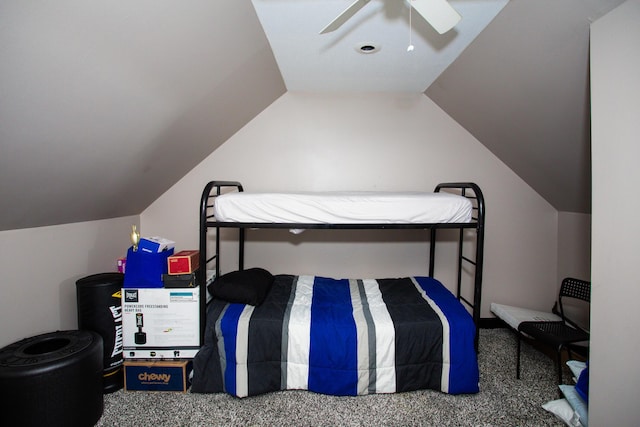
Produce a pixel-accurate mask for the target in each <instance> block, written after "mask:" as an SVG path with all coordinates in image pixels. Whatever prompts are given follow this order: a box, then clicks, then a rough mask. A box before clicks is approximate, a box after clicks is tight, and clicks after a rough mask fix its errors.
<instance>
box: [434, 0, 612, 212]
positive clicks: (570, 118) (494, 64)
mask: <svg viewBox="0 0 640 427" xmlns="http://www.w3.org/2000/svg"><path fill="white" fill-rule="evenodd" d="M621 3H622V0H562V1H557V0H536V1H530V0H511V1H510V2H509V4H508V5H507V7H505V8H504V9H503V10H502V12H501V13H500V14H499V15H498V16H497V17H496V19H494V21H493V22H492V23H491V25H489V26H488V27H487V29H486V30H485V31H483V32H482V33H481V34H480V35H479V36H478V37H477V38H476V40H475V41H474V43H473V44H472V46H471V47H470V48H469V49H467V50H466V51H465V52H463V53H462V55H460V56H459V57H458V58H457V60H456V61H455V62H454V63H453V64H452V65H451V66H450V67H449V68H448V69H447V71H446V72H445V73H443V74H442V75H441V76H440V77H439V78H438V79H437V80H436V81H435V82H434V84H432V85H431V86H430V87H429V88H428V89H427V91H426V92H425V93H426V94H427V96H429V97H430V98H431V99H432V100H433V101H434V102H436V103H437V104H438V105H439V106H440V107H441V108H442V109H443V110H445V111H446V112H447V113H449V115H451V116H452V117H454V118H455V119H456V121H457V122H458V123H460V124H461V125H462V126H464V127H465V128H466V129H467V130H468V131H469V132H471V133H472V134H473V135H474V136H475V137H476V138H477V139H478V140H479V141H481V142H482V143H483V144H484V145H485V146H486V147H487V148H489V149H490V150H491V151H493V153H494V154H495V155H496V156H497V157H499V158H500V159H501V160H502V161H504V162H505V163H506V164H507V165H508V166H509V167H511V169H512V170H514V171H515V172H516V173H517V174H518V175H519V176H520V177H521V178H522V179H523V180H524V181H526V182H527V183H528V184H529V185H530V186H531V187H532V188H533V189H534V190H536V191H537V192H538V193H539V194H540V195H541V196H543V197H544V198H545V199H546V200H547V201H548V202H549V203H550V204H551V205H553V206H554V207H555V208H556V209H557V210H559V211H567V212H581V213H589V212H591V155H590V154H591V143H590V140H591V135H590V126H591V123H590V119H589V117H590V107H589V25H590V23H591V22H592V21H594V20H595V19H597V18H599V17H600V16H602V15H604V14H605V13H607V12H608V11H610V10H611V9H613V8H614V7H616V6H617V5H619V4H621Z"/></svg>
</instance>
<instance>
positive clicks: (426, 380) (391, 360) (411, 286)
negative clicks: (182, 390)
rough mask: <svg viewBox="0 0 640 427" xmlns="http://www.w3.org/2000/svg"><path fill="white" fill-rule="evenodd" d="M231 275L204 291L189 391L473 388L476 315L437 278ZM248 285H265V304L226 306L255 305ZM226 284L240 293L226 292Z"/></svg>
mask: <svg viewBox="0 0 640 427" xmlns="http://www.w3.org/2000/svg"><path fill="white" fill-rule="evenodd" d="M243 273H244V275H245V276H244V277H243ZM256 273H259V274H256ZM232 276H233V277H232V278H231V279H228V280H227V278H225V276H222V279H223V280H226V281H227V283H225V284H219V283H218V284H217V285H213V284H212V285H210V291H211V294H212V295H213V296H214V299H213V300H212V302H211V303H210V304H209V307H208V309H207V325H206V330H205V342H204V346H203V347H202V349H201V350H200V351H199V352H198V354H197V355H196V357H195V359H194V375H193V382H192V386H191V390H192V392H196V393H218V392H226V393H228V394H231V395H233V396H237V397H247V396H254V395H258V394H263V393H268V392H272V391H279V390H294V389H297V390H309V391H313V392H318V393H324V394H331V395H348V396H354V395H365V394H373V393H395V392H404V391H413V390H421V389H433V390H439V391H442V392H445V393H450V394H461V393H476V392H478V382H479V372H478V363H477V358H476V352H475V349H474V337H475V325H474V323H473V319H472V318H471V315H469V313H468V312H467V311H466V310H465V308H464V307H463V306H462V305H461V304H460V303H459V301H458V300H457V299H456V298H455V296H454V295H453V294H452V293H451V292H450V291H449V290H447V289H446V288H445V287H444V286H443V285H442V284H441V283H440V282H438V281H437V280H435V279H433V278H430V277H406V278H396V279H381V280H347V279H342V280H337V279H331V278H325V277H314V276H292V275H276V276H275V277H273V278H271V277H269V276H270V274H269V273H268V272H266V271H264V270H262V271H256V269H248V270H245V271H244V272H242V273H235V274H232ZM247 283H253V284H254V285H255V287H256V288H268V289H269V290H268V292H266V293H265V298H264V300H263V301H258V302H259V304H258V305H251V304H243V303H238V302H236V303H234V302H229V301H233V300H237V301H239V300H242V299H243V298H246V299H252V300H253V301H254V302H255V300H256V296H255V295H254V294H255V293H256V292H252V291H251V290H249V289H247V287H246V286H245V285H246V284H247ZM214 286H218V289H215V288H214ZM225 286H229V287H235V288H236V289H244V292H245V295H240V294H241V293H242V292H241V291H236V292H235V294H234V295H230V294H233V293H234V291H230V292H229V291H228V290H227V294H225V290H224V289H222V288H223V287H225ZM221 296H222V297H221ZM222 298H225V299H222Z"/></svg>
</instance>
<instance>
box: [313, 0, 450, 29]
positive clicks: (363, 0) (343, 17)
mask: <svg viewBox="0 0 640 427" xmlns="http://www.w3.org/2000/svg"><path fill="white" fill-rule="evenodd" d="M369 1H371V0H356V1H355V2H353V3H352V4H351V6H349V7H347V8H346V9H345V10H344V12H342V13H341V14H340V15H338V17H337V18H335V19H334V20H333V21H331V22H330V23H329V25H327V26H326V27H324V28H323V29H322V31H320V34H325V33H330V32H331V31H335V30H337V29H338V28H339V27H340V26H341V25H342V24H344V23H345V22H347V21H348V20H349V19H350V18H351V17H352V16H353V15H355V14H356V13H357V12H358V11H359V10H360V9H362V8H363V7H364V6H365V5H366V4H367V3H369ZM407 1H408V3H409V5H410V7H413V8H414V9H415V11H416V12H418V13H419V14H420V15H422V17H423V18H424V19H425V21H427V22H428V23H429V24H430V25H431V26H432V27H433V28H434V29H435V30H436V31H437V32H438V33H440V34H444V33H446V32H447V31H449V30H450V29H452V28H453V27H454V26H455V25H456V24H457V23H458V22H459V21H460V19H461V16H460V14H458V12H456V10H455V9H454V8H453V7H451V5H449V3H447V1H446V0H407Z"/></svg>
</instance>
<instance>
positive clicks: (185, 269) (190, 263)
mask: <svg viewBox="0 0 640 427" xmlns="http://www.w3.org/2000/svg"><path fill="white" fill-rule="evenodd" d="M199 254H200V251H180V252H178V253H177V254H173V255H171V256H170V257H169V258H168V259H167V262H168V263H169V264H168V274H189V273H193V272H194V271H196V270H197V269H198V266H199V263H200V258H199Z"/></svg>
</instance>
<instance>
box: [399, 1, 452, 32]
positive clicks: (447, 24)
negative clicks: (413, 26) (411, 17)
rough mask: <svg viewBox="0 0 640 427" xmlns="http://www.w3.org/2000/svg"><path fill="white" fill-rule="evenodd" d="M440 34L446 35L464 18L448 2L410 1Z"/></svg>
mask: <svg viewBox="0 0 640 427" xmlns="http://www.w3.org/2000/svg"><path fill="white" fill-rule="evenodd" d="M408 1H409V4H410V5H411V7H413V8H414V9H415V10H416V12H418V13H419V14H420V15H422V17H423V18H424V19H425V21H427V22H428V23H429V24H430V25H431V26H432V27H433V28H434V29H435V30H436V31H437V32H438V33H440V34H444V33H446V32H447V31H449V30H450V29H452V28H453V27H455V25H456V24H457V23H458V22H460V19H462V17H461V16H460V14H459V13H458V12H457V11H456V10H455V9H454V8H453V7H451V5H450V4H449V3H447V1H446V0H408Z"/></svg>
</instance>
